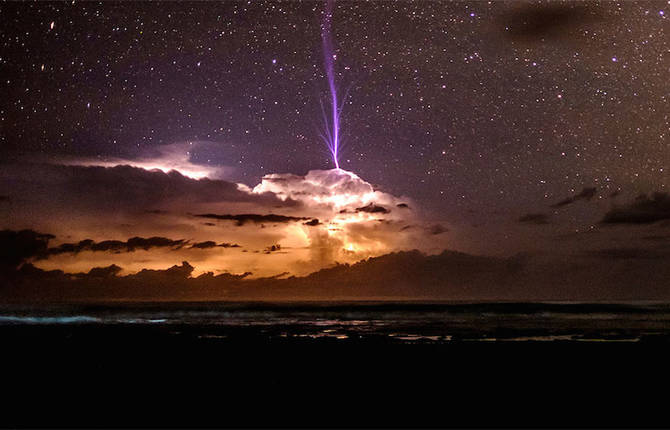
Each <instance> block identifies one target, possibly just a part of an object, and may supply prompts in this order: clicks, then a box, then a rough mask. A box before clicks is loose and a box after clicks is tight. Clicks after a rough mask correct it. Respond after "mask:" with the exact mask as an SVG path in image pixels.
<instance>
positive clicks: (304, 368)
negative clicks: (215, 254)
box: [0, 304, 670, 427]
mask: <svg viewBox="0 0 670 430" xmlns="http://www.w3.org/2000/svg"><path fill="white" fill-rule="evenodd" d="M211 306H212V305H207V304H189V305H181V309H182V310H181V311H180V313H179V315H181V317H180V318H181V321H182V322H181V323H170V322H169V321H170V318H166V321H158V320H156V319H153V320H152V321H154V322H142V321H138V320H137V316H138V313H141V314H145V315H151V316H152V317H153V316H155V315H154V314H153V313H152V312H155V311H156V310H158V309H163V311H162V312H165V309H171V311H170V312H172V314H174V313H175V312H176V310H177V309H180V305H178V304H171V305H165V304H160V305H157V304H144V305H132V306H131V307H130V309H132V310H133V311H132V312H130V311H129V310H128V307H125V308H124V307H121V309H124V310H123V312H121V311H119V307H118V305H115V306H112V307H110V306H95V307H90V306H86V307H77V308H72V307H69V308H68V309H69V310H70V312H73V311H74V310H76V311H77V312H76V313H77V314H81V313H82V311H85V312H84V313H86V314H87V315H88V316H89V317H92V316H93V315H97V316H98V317H101V316H102V315H105V316H106V318H107V320H106V321H107V322H102V323H101V322H85V321H84V322H81V321H78V320H76V319H72V318H74V317H73V314H72V313H70V314H68V315H69V316H68V317H67V318H70V320H67V322H66V323H63V322H62V321H61V322H58V320H57V319H56V317H55V316H54V315H55V314H54V312H55V311H54V310H53V309H52V310H51V311H50V312H51V313H50V314H49V315H50V316H48V317H47V316H45V313H44V312H42V313H41V314H40V315H41V316H40V318H51V319H46V320H44V319H43V320H41V321H40V320H39V318H38V319H36V320H35V319H34V320H31V322H30V323H27V322H25V321H24V322H19V321H16V320H15V321H13V322H11V323H9V322H7V321H5V323H3V324H2V325H0V333H1V335H0V339H2V341H1V342H2V349H3V351H4V353H3V359H2V361H3V364H4V366H3V367H4V369H5V370H6V372H5V378H4V382H3V385H4V390H5V392H9V393H12V396H11V397H9V398H8V400H5V402H4V408H3V409H4V412H3V417H2V425H3V426H10V427H40V426H46V427H140V426H141V427H145V426H150V427H200V426H206V427H212V426H214V427H268V426H269V427H317V426H318V427H323V426H335V427H362V426H374V427H399V426H404V427H406V426H409V427H425V426H431V427H434V426H438V427H445V426H450V427H453V426H456V427H482V426H496V427H500V426H504V427H508V426H512V427H520V426H559V427H565V426H570V427H574V426H577V427H583V426H605V427H620V426H634V427H640V426H648V425H652V424H659V425H662V424H667V416H666V415H665V412H664V411H665V405H664V404H665V401H664V396H663V394H662V387H664V386H666V384H667V383H668V382H670V378H669V375H668V370H667V355H666V352H667V346H668V339H669V337H668V336H667V333H664V331H663V330H660V329H659V328H658V325H657V323H658V320H659V318H660V317H661V316H662V315H664V312H665V310H664V309H665V308H664V307H661V309H663V311H662V312H661V311H658V307H657V306H656V307H654V309H656V311H653V312H642V311H641V310H640V308H639V307H636V308H635V310H631V308H630V307H628V306H624V307H622V306H621V305H604V306H603V305H599V306H596V307H595V308H594V307H593V305H588V306H587V305H577V309H572V308H571V309H566V307H565V306H566V305H546V304H544V305H538V304H493V305H491V304H484V305H482V304H477V305H457V306H454V305H435V304H428V305H426V304H420V305H413V306H410V305H407V304H402V305H380V304H374V305H365V306H364V305H351V304H348V305H336V306H334V307H333V306H327V307H324V306H323V305H318V306H316V307H315V305H314V304H312V305H306V306H303V307H300V306H295V305H293V307H291V311H290V312H293V313H295V312H302V315H308V314H310V312H311V313H316V314H318V315H326V316H327V315H328V312H336V313H338V314H340V315H350V316H351V317H356V318H360V317H361V315H362V314H367V315H368V316H370V315H379V314H380V313H382V314H384V315H387V318H389V317H388V316H389V315H398V312H399V314H400V315H404V316H405V324H407V322H406V321H407V320H411V318H410V317H408V316H407V315H408V314H409V315H410V316H411V314H412V312H421V313H422V314H423V315H430V311H431V310H432V312H433V313H434V314H436V315H443V314H444V313H445V312H446V313H448V314H450V315H453V314H457V313H458V312H459V311H460V312H461V313H462V314H465V315H467V314H472V313H473V311H476V312H480V313H481V312H482V310H483V307H485V308H486V309H488V310H489V312H492V313H491V314H487V315H489V316H488V317H487V318H488V320H489V323H488V325H489V328H490V327H491V324H493V325H494V326H497V327H498V328H496V329H491V330H489V331H487V330H479V331H477V330H476V327H470V328H469V329H468V330H466V328H465V327H461V328H460V329H458V330H453V329H452V330H451V333H452V334H454V333H456V334H457V335H456V336H452V337H450V340H449V341H445V340H444V339H446V338H444V337H443V338H442V340H440V338H439V337H438V338H437V340H436V337H435V335H436V330H437V328H436V327H434V326H433V327H429V326H427V324H428V323H429V322H430V320H425V321H423V322H422V327H423V331H421V330H418V328H419V327H416V326H415V327H414V333H419V334H421V333H429V334H427V335H426V336H424V337H421V336H415V337H409V336H388V335H382V332H383V330H381V331H379V332H377V333H373V334H367V335H365V334H363V335H356V334H355V333H361V331H360V330H358V329H352V328H351V327H360V326H364V325H365V324H363V323H361V322H360V321H362V320H358V319H356V320H354V321H359V324H358V325H353V326H352V325H351V324H349V322H351V321H352V319H351V318H350V320H349V321H347V319H346V318H340V319H339V320H337V321H334V320H327V319H322V320H320V321H321V322H320V323H319V324H318V325H317V327H319V328H318V330H315V326H314V325H310V324H309V323H308V321H307V320H303V321H302V322H300V323H295V322H294V323H292V324H289V325H284V326H282V325H281V324H269V325H268V324H261V325H253V324H246V325H235V324H230V323H228V324H224V323H222V321H221V319H220V318H219V319H218V320H217V319H216V318H214V317H213V315H215V313H212V312H211ZM216 306H219V311H218V312H221V310H220V306H221V305H215V306H214V308H215V309H216ZM227 306H230V305H227ZM235 306H237V307H236V308H235V309H236V311H234V310H231V309H230V308H229V307H227V308H226V309H228V312H229V313H228V317H227V321H229V322H230V321H234V318H233V316H234V315H236V314H238V313H240V312H248V314H247V315H256V314H257V313H259V312H261V313H262V312H268V309H270V310H271V311H272V313H273V315H284V314H285V313H286V312H289V311H288V310H287V308H285V307H282V306H279V305H258V304H255V305H252V306H250V305H244V306H242V307H240V305H235ZM547 306H549V308H550V309H553V312H554V313H561V312H563V313H564V314H565V313H566V312H567V311H569V312H568V313H567V314H568V315H575V312H577V311H578V310H580V311H581V312H584V311H585V310H588V311H589V312H590V313H591V314H593V315H596V312H595V310H598V311H599V312H601V313H600V315H601V318H603V317H602V311H603V309H606V310H608V311H609V312H615V311H616V313H618V315H621V314H623V313H625V314H626V315H629V316H630V315H631V314H636V315H637V316H635V318H634V320H635V321H638V323H636V324H639V321H641V320H649V321H656V322H655V323H653V324H656V326H655V327H656V328H655V331H654V334H653V335H652V334H646V335H640V334H641V332H642V331H644V330H641V329H639V328H638V329H637V331H638V333H637V334H638V335H637V336H636V337H635V340H632V337H631V336H633V334H634V333H633V331H635V330H633V329H631V326H634V325H636V324H631V323H630V320H629V323H628V328H626V330H624V332H625V333H623V332H621V333H619V334H618V335H617V336H614V337H610V338H609V339H603V338H596V336H595V335H594V333H593V330H592V331H591V334H590V335H587V334H583V336H582V337H581V338H579V340H577V338H575V339H572V340H570V337H569V336H567V335H566V333H567V332H565V331H563V332H560V330H559V331H555V330H554V331H553V332H552V333H553V336H555V337H556V338H555V339H554V340H551V341H547V340H540V339H544V338H543V337H538V336H539V331H540V329H543V330H544V332H545V334H547V332H548V331H547V328H546V325H547V324H546V323H547V321H548V320H550V319H551V318H548V317H547V316H546V315H547V313H546V311H547V309H548V308H547ZM184 308H185V309H190V311H189V313H187V314H188V315H191V318H194V317H193V315H202V312H204V309H209V310H208V311H207V312H208V314H207V315H209V319H210V323H198V324H194V323H192V322H190V323H189V322H184V321H185V320H188V318H186V317H185V316H184V315H185V314H184V312H183V311H184ZM138 309H140V310H139V311H138ZM250 309H251V310H252V311H250ZM445 309H446V310H445ZM464 309H467V311H465V310H464ZM503 309H506V310H507V311H505V312H507V313H509V312H510V311H509V310H510V309H512V310H513V313H514V315H517V316H518V315H525V317H524V318H525V320H526V321H531V322H532V321H535V322H536V327H535V329H533V328H532V327H530V326H528V327H526V328H525V329H524V330H523V333H522V332H520V331H519V329H515V328H509V327H508V328H507V329H505V327H504V326H505V325H507V326H509V325H510V323H509V321H508V322H507V323H505V316H504V315H505V312H503ZM561 309H562V310H561ZM624 310H625V312H624ZM22 312H24V313H23V314H22V315H23V317H24V318H26V317H27V316H26V313H25V312H26V309H23V311H22ZM58 312H59V313H60V314H63V313H64V311H63V308H59V309H58ZM249 312H251V313H250V314H249ZM394 312H396V313H395V314H394ZM519 312H521V314H519ZM659 312H660V314H659ZM17 313H18V311H16V310H15V311H14V315H16V314H17ZM129 313H132V314H133V315H134V320H133V321H134V322H125V323H124V322H118V320H117V322H115V323H111V322H109V320H110V318H112V317H113V316H114V315H116V316H118V315H120V314H123V315H124V318H128V315H129ZM538 313H540V314H541V315H542V317H541V319H544V320H547V321H545V324H544V326H545V327H544V328H542V327H538V326H537V325H538V324H537V321H538V318H537V316H536V317H533V315H537V314H538ZM4 314H5V317H6V316H7V315H8V314H9V312H8V311H7V310H5V313H4ZM33 314H35V311H34V310H33ZM552 315H553V314H552ZM461 317H462V315H461ZM114 318H116V317H114ZM496 318H497V320H498V323H495V321H492V320H495V319H496ZM461 319H462V318H461ZM554 319H555V317H554ZM572 319H574V318H572ZM661 319H662V318H661ZM214 320H216V322H215V323H213V322H211V321H214ZM44 321H49V323H45V322H44ZM323 321H326V323H323ZM396 324H399V323H396ZM609 324H610V327H609V328H608V331H607V332H608V333H611V332H612V328H613V326H612V324H611V323H609ZM428 325H429V324H428ZM526 325H528V324H526ZM618 325H619V326H620V327H623V326H624V324H622V323H621V321H619V322H618ZM573 326H574V324H573ZM343 327H345V328H344V329H343ZM346 327H349V329H346ZM482 327H484V328H485V324H484V325H482ZM592 327H594V325H593V324H592ZM392 328H393V329H398V327H392ZM624 328H625V327H624ZM564 329H565V327H564ZM568 329H569V330H568V331H570V330H573V332H574V327H573V328H570V327H568ZM328 330H333V332H337V333H339V335H337V336H318V335H317V334H318V333H323V332H324V331H325V332H327V333H333V332H329V331H328ZM343 330H344V331H343ZM346 330H348V331H346ZM385 330H386V329H385ZM403 330H404V331H406V332H407V333H405V334H406V335H409V334H411V333H409V332H410V331H411V330H409V327H408V326H407V325H405V326H404V329H401V331H403ZM442 330H443V329H442ZM306 333H307V334H309V335H304V334H306ZM343 333H346V334H348V336H347V338H344V337H343V336H342V334H343ZM458 333H460V335H458ZM522 335H523V336H522ZM612 336H613V335H612ZM487 339H488V340H487ZM492 339H496V340H495V341H493V340H492ZM505 339H506V340H505ZM654 387H658V388H659V389H661V391H658V390H657V389H654Z"/></svg>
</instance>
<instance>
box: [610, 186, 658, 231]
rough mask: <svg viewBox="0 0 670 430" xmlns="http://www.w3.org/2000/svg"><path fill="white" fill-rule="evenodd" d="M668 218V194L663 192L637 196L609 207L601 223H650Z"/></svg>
mask: <svg viewBox="0 0 670 430" xmlns="http://www.w3.org/2000/svg"><path fill="white" fill-rule="evenodd" d="M668 219H670V194H668V193H665V192H662V193H661V192H658V193H653V194H652V195H651V196H647V195H645V194H643V195H640V196H638V197H637V198H636V199H635V200H633V201H632V202H631V203H629V204H627V205H624V206H619V207H615V208H613V209H611V210H610V211H609V212H607V213H606V214H605V216H604V217H603V219H602V221H601V222H602V223H603V224H651V223H655V222H658V221H663V220H668Z"/></svg>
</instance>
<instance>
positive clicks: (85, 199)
mask: <svg viewBox="0 0 670 430" xmlns="http://www.w3.org/2000/svg"><path fill="white" fill-rule="evenodd" d="M0 172H1V173H0V192H2V193H3V195H5V194H6V195H8V197H9V198H11V199H12V200H16V201H23V202H27V203H33V204H39V205H40V207H42V208H43V210H44V211H52V210H54V209H58V210H68V211H70V212H72V211H81V210H86V211H105V212H107V213H109V212H110V211H111V213H116V214H118V213H139V212H143V213H145V212H146V211H148V210H149V211H151V213H153V214H165V213H166V210H168V209H170V208H172V207H173V206H179V207H188V206H189V205H193V204H206V203H219V202H236V203H240V202H241V203H256V204H258V205H261V206H263V207H287V206H289V207H291V206H296V205H297V203H296V202H294V201H292V200H290V199H287V200H280V199H278V198H276V197H275V196H274V195H272V194H268V193H264V194H258V193H253V194H252V193H248V192H244V191H241V190H240V189H239V188H238V186H237V184H234V183H232V182H227V181H223V180H214V179H207V178H204V179H192V178H189V177H186V176H184V175H182V174H180V173H179V172H177V171H171V172H169V173H164V172H162V171H160V170H151V171H149V170H145V169H141V168H137V167H130V166H116V167H97V166H92V167H84V166H65V165H57V164H38V163H23V162H19V163H17V162H14V163H7V164H2V165H0Z"/></svg>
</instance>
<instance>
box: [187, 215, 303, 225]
mask: <svg viewBox="0 0 670 430" xmlns="http://www.w3.org/2000/svg"><path fill="white" fill-rule="evenodd" d="M195 216H197V217H200V218H210V219H217V220H223V221H235V223H236V224H237V225H238V226H242V225H244V224H247V223H254V224H263V223H288V222H296V221H304V220H309V219H310V218H309V217H295V216H286V215H275V214H266V215H263V214H239V215H230V214H199V215H195Z"/></svg>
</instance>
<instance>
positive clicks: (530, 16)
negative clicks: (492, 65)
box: [498, 2, 601, 41]
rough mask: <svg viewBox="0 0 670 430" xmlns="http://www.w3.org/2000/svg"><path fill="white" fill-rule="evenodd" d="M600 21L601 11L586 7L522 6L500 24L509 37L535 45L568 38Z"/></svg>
mask: <svg viewBox="0 0 670 430" xmlns="http://www.w3.org/2000/svg"><path fill="white" fill-rule="evenodd" d="M600 18H601V14H600V11H599V10H598V9H597V8H596V7H595V6H594V5H591V4H587V3H576V2H569V3H540V4H537V3H535V4H527V3H521V6H519V7H517V8H515V9H512V10H510V11H508V12H506V13H504V14H502V16H500V17H499V18H498V21H499V24H500V25H501V26H502V27H503V32H504V34H505V35H507V36H508V37H510V38H512V39H516V40H524V41H535V40H541V39H547V38H560V37H563V36H566V35H568V34H571V33H572V32H573V31H574V30H575V29H579V28H580V27H582V26H584V25H585V24H589V23H592V22H594V21H597V20H599V19H600Z"/></svg>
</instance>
